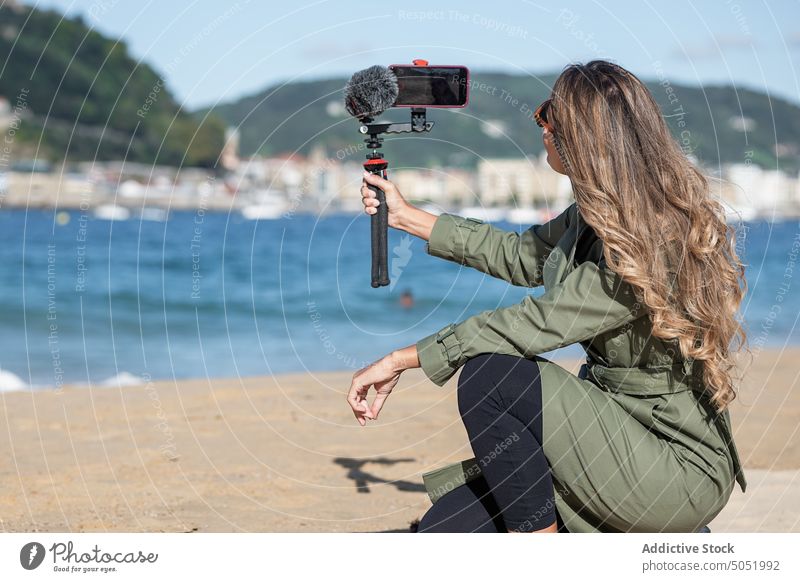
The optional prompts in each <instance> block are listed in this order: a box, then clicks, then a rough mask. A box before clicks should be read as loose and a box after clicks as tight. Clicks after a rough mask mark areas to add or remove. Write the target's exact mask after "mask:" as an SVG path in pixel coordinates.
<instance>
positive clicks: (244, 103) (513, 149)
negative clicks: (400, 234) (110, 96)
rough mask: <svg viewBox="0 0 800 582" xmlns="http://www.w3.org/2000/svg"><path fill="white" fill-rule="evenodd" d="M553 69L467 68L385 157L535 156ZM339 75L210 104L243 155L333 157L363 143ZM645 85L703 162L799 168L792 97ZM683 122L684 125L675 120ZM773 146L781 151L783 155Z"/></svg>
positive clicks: (468, 160) (404, 116) (400, 160)
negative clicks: (532, 73) (535, 72)
mask: <svg viewBox="0 0 800 582" xmlns="http://www.w3.org/2000/svg"><path fill="white" fill-rule="evenodd" d="M555 77H556V75H555V74H551V75H546V76H543V77H540V78H538V79H537V78H533V77H523V76H520V75H509V74H502V73H492V72H483V71H477V72H475V71H473V73H472V79H471V87H472V90H471V94H470V104H469V106H468V107H467V108H466V109H462V110H458V109H455V110H438V111H437V110H429V119H433V120H434V121H436V127H434V129H433V131H432V132H431V133H430V134H428V135H427V136H424V137H422V136H415V137H407V136H402V137H393V138H391V137H390V138H387V143H388V142H389V140H391V141H392V143H391V146H390V147H388V148H386V152H387V157H389V158H390V159H391V160H392V163H394V164H396V165H402V166H426V167H427V166H431V165H435V164H448V165H457V166H472V165H474V164H475V163H476V162H477V160H478V159H480V157H521V156H522V155H525V154H527V155H530V154H531V153H533V154H536V153H538V152H540V151H541V150H542V143H541V132H540V130H539V129H538V128H537V127H536V126H535V124H534V122H533V121H532V119H531V115H530V109H535V107H536V105H538V104H539V103H540V102H541V101H542V100H544V99H545V98H546V97H547V96H548V94H549V89H548V87H549V86H552V83H553V81H554V80H555ZM345 82H346V79H344V78H339V79H326V80H319V81H303V82H295V83H288V84H283V85H276V86H273V87H270V88H268V89H266V90H264V91H263V92H261V93H258V94H256V95H252V96H249V97H245V98H242V99H240V100H238V101H235V102H232V103H228V104H222V105H219V106H216V107H214V108H213V112H214V113H215V114H217V115H219V116H220V117H221V118H223V119H224V120H225V121H226V122H227V123H228V124H230V125H234V126H240V127H239V130H240V136H241V149H242V152H243V153H245V154H251V153H256V152H260V153H263V154H276V153H284V152H293V151H295V150H297V151H299V152H301V153H306V152H308V151H309V149H310V148H311V147H312V146H313V145H315V144H322V145H324V146H325V147H326V149H327V150H328V154H329V155H330V156H335V155H336V152H337V150H339V151H340V152H352V149H353V147H354V146H357V145H358V144H359V143H361V142H360V135H359V134H358V131H357V126H358V123H357V122H356V121H355V120H353V119H351V118H349V117H347V114H346V113H345V112H344V111H343V110H342V108H341V107H340V103H341V100H342V88H343V86H344V84H345ZM648 86H649V88H650V89H651V91H652V92H653V95H654V96H655V98H656V99H657V101H658V102H659V104H660V105H661V107H662V109H663V111H664V114H665V115H667V116H668V117H667V120H668V122H669V124H670V127H671V129H672V130H673V133H674V135H675V136H676V138H677V139H678V140H679V141H680V142H681V144H682V145H683V144H684V143H685V144H686V145H687V146H688V148H689V149H690V150H691V151H692V152H693V153H694V154H695V155H696V156H697V157H698V158H699V159H700V160H702V162H703V163H704V164H705V165H706V166H708V167H709V168H710V169H713V168H714V167H715V166H717V165H718V164H720V163H734V162H743V161H745V160H750V161H751V162H752V163H754V164H758V165H761V166H764V167H771V168H775V167H776V166H777V164H778V163H779V164H780V168H782V169H784V170H787V171H797V170H798V169H800V107H798V106H797V105H794V104H792V103H789V102H787V101H784V100H781V99H774V98H772V99H770V98H769V97H768V96H767V95H765V94H763V93H758V92H755V91H751V90H746V89H745V90H743V89H736V90H735V89H734V88H732V87H704V88H698V87H689V86H685V85H678V84H674V83H672V84H671V85H670V87H671V90H672V93H671V94H670V93H668V91H667V88H666V87H665V86H662V85H660V84H659V83H658V82H649V83H648ZM676 98H677V101H675V99H676ZM515 99H516V101H514V100H515ZM670 99H672V100H673V101H672V102H670ZM678 107H682V110H679V109H677V108H678ZM681 112H682V113H683V114H684V116H683V117H682V118H681V117H680V113H681ZM380 119H381V120H383V119H391V120H397V121H407V120H408V113H407V112H406V111H405V110H402V109H395V110H391V111H389V112H387V113H384V114H383V116H381V118H380ZM680 121H683V122H684V123H685V125H682V126H681V125H679V122H680ZM744 130H746V131H744ZM776 152H780V153H781V157H780V159H778V157H777V155H776ZM339 155H340V156H341V155H343V154H342V153H340V154H339ZM363 155H364V152H363V151H357V152H356V153H355V154H354V156H353V157H354V159H361V158H363Z"/></svg>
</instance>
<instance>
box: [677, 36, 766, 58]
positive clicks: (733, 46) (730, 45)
mask: <svg viewBox="0 0 800 582" xmlns="http://www.w3.org/2000/svg"><path fill="white" fill-rule="evenodd" d="M757 44H758V43H756V41H755V39H754V38H753V37H752V36H750V35H749V34H726V35H718V36H714V37H712V38H711V40H709V41H706V42H703V43H694V44H685V45H683V46H679V47H677V48H675V49H674V50H673V51H672V53H671V54H670V58H673V59H680V60H684V59H685V60H691V61H696V60H715V59H720V58H722V57H723V56H724V55H725V53H729V52H732V51H740V50H750V49H752V48H753V47H755V46H757Z"/></svg>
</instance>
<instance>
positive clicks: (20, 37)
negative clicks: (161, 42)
mask: <svg viewBox="0 0 800 582" xmlns="http://www.w3.org/2000/svg"><path fill="white" fill-rule="evenodd" d="M20 94H22V95H24V100H25V104H26V105H27V107H26V110H27V113H28V116H27V117H26V118H23V120H22V123H21V128H20V131H19V133H18V134H17V136H16V139H17V140H18V141H19V143H18V144H15V146H16V145H20V146H21V149H23V150H25V153H27V154H32V153H35V152H36V150H37V148H39V151H38V155H39V157H49V158H50V159H51V160H60V159H63V158H66V159H73V160H92V159H99V160H108V159H125V158H127V159H129V160H131V161H136V162H145V163H158V164H172V165H178V164H183V165H187V166H212V165H214V163H215V161H216V158H217V156H218V155H219V152H220V151H221V149H222V146H223V143H224V132H225V125H224V123H223V122H222V121H221V120H219V119H217V118H213V117H212V118H209V119H207V120H205V121H201V120H200V119H198V118H196V117H195V116H194V115H192V114H190V113H189V112H185V111H182V110H181V109H180V108H179V106H178V103H177V102H176V100H175V99H174V97H173V96H172V95H171V93H170V91H169V89H168V88H167V87H166V86H165V85H164V81H163V80H162V79H161V78H160V77H159V75H158V74H157V73H156V72H155V71H153V69H152V68H150V67H149V66H148V65H146V64H144V63H138V62H137V61H136V60H135V59H133V58H132V57H131V56H130V54H129V52H128V49H127V47H126V45H125V43H124V42H121V41H117V40H114V39H110V38H107V37H105V36H103V35H101V34H99V33H98V32H96V31H94V30H92V29H91V28H89V27H88V26H87V25H86V24H85V23H84V22H83V20H82V19H81V18H74V19H70V18H66V17H64V16H63V15H62V14H60V13H58V12H55V11H48V10H39V9H35V8H31V7H27V6H19V5H16V4H11V5H7V6H0V95H1V96H5V97H6V98H7V99H8V100H9V101H10V102H11V104H12V106H14V105H15V104H16V102H17V96H18V95H20Z"/></svg>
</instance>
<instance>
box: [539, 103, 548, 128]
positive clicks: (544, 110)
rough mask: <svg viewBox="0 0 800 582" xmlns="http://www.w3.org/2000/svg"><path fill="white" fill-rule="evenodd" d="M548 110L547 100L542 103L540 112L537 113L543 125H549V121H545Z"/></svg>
mask: <svg viewBox="0 0 800 582" xmlns="http://www.w3.org/2000/svg"><path fill="white" fill-rule="evenodd" d="M549 109H550V100H549V99H548V100H547V101H545V102H544V103H542V110H541V111H540V112H539V117H541V118H542V121H544V122H545V123H550V120H549V119H547V111H548V110H549Z"/></svg>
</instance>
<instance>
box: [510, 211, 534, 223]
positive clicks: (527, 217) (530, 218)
mask: <svg viewBox="0 0 800 582" xmlns="http://www.w3.org/2000/svg"><path fill="white" fill-rule="evenodd" d="M506 220H507V221H508V222H510V223H511V224H540V223H541V222H542V213H541V212H540V211H539V210H537V209H536V208H512V209H511V210H509V211H508V214H506Z"/></svg>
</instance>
